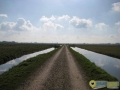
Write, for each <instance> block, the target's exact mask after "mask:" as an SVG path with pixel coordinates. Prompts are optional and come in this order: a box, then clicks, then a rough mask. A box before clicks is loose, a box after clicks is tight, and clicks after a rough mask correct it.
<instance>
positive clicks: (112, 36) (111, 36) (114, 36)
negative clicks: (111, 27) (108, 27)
mask: <svg viewBox="0 0 120 90" xmlns="http://www.w3.org/2000/svg"><path fill="white" fill-rule="evenodd" d="M109 38H117V35H115V34H111V35H109Z"/></svg>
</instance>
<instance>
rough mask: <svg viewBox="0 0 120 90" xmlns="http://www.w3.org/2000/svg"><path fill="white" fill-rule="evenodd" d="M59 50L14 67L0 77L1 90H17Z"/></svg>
mask: <svg viewBox="0 0 120 90" xmlns="http://www.w3.org/2000/svg"><path fill="white" fill-rule="evenodd" d="M59 49H60V47H59V48H57V49H55V50H53V51H51V52H49V53H46V54H41V55H38V56H36V57H33V58H30V59H28V60H26V61H23V62H21V63H20V64H18V65H17V66H14V67H12V68H11V69H10V70H9V71H7V72H5V73H3V74H2V75H0V90H15V89H16V88H18V87H19V86H20V84H21V83H23V82H24V81H25V80H26V79H27V77H29V76H30V75H31V74H32V73H34V72H35V71H36V70H37V69H38V68H39V67H40V66H41V65H42V64H43V63H45V62H46V60H48V59H49V58H50V57H51V56H52V55H53V54H55V53H56V52H57V51H58V50H59Z"/></svg>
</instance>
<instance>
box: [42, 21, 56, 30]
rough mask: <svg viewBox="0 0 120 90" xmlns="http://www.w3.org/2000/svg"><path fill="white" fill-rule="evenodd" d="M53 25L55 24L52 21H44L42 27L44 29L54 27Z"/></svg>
mask: <svg viewBox="0 0 120 90" xmlns="http://www.w3.org/2000/svg"><path fill="white" fill-rule="evenodd" d="M54 26H55V25H54V23H53V22H51V21H48V22H46V23H44V24H43V28H44V29H45V30H48V29H54Z"/></svg>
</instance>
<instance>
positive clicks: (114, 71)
mask: <svg viewBox="0 0 120 90" xmlns="http://www.w3.org/2000/svg"><path fill="white" fill-rule="evenodd" d="M72 49H73V50H75V51H77V52H79V53H80V54H82V55H84V56H85V57H86V58H88V59H89V60H90V61H91V62H94V63H95V64H96V65H97V66H99V67H101V68H102V69H104V70H105V71H107V72H108V73H109V74H111V75H112V76H114V77H116V78H117V79H119V80H120V59H117V58H113V57H109V56H106V55H103V54H98V53H95V52H92V51H88V50H85V49H81V48H77V47H75V48H73V47H72Z"/></svg>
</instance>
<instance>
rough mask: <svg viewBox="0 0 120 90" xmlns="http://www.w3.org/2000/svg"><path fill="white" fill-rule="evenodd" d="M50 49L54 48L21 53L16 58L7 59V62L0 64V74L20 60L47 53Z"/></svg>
mask: <svg viewBox="0 0 120 90" xmlns="http://www.w3.org/2000/svg"><path fill="white" fill-rule="evenodd" d="M52 50H54V48H49V49H46V50H42V51H38V52H35V53H32V54H27V55H23V56H22V57H20V58H16V59H13V60H11V61H8V62H7V63H5V64H2V65H0V74H2V73H3V72H5V71H7V70H9V69H10V68H12V67H13V66H15V65H18V64H19V63H20V62H22V61H24V60H27V59H29V58H32V57H35V56H37V55H39V54H44V53H48V52H50V51H52Z"/></svg>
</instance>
